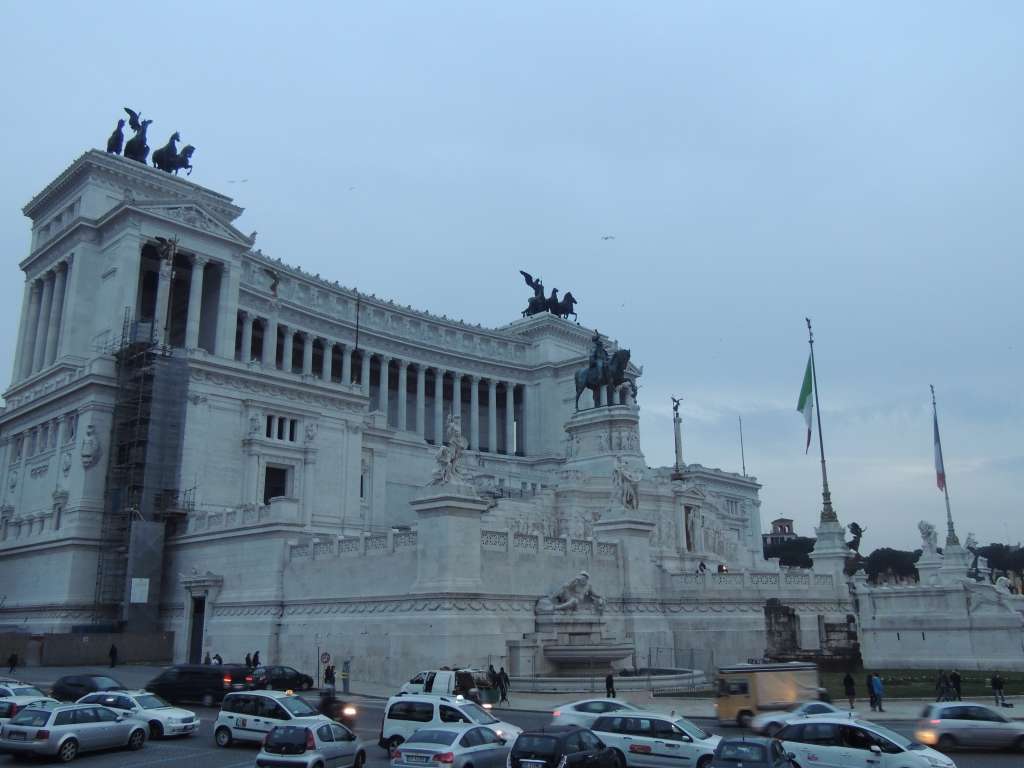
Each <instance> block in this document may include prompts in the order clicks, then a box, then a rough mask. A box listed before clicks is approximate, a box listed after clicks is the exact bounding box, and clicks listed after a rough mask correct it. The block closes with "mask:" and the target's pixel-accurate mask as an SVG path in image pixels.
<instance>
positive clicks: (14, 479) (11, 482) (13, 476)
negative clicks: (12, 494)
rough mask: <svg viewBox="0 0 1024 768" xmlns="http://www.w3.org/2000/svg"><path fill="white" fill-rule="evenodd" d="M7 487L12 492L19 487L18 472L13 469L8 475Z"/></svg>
mask: <svg viewBox="0 0 1024 768" xmlns="http://www.w3.org/2000/svg"><path fill="white" fill-rule="evenodd" d="M7 487H8V488H9V489H10V490H12V491H13V490H14V489H15V488H17V487H18V470H16V469H12V470H11V471H10V472H8V473H7Z"/></svg>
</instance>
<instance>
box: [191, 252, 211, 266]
mask: <svg viewBox="0 0 1024 768" xmlns="http://www.w3.org/2000/svg"><path fill="white" fill-rule="evenodd" d="M189 259H190V261H191V262H192V266H193V267H205V266H206V265H207V264H209V263H210V258H209V256H200V255H199V254H198V253H193V254H192V255H191V256H190V257H189Z"/></svg>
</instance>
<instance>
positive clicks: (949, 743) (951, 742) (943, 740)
mask: <svg viewBox="0 0 1024 768" xmlns="http://www.w3.org/2000/svg"><path fill="white" fill-rule="evenodd" d="M935 746H936V747H937V748H938V749H939V750H940V751H941V752H949V750H951V749H955V748H956V739H954V738H953V737H952V736H950V735H949V734H948V733H944V734H942V735H941V736H939V741H938V743H937V744H936V745H935Z"/></svg>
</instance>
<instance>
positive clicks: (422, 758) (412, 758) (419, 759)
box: [405, 755, 427, 763]
mask: <svg viewBox="0 0 1024 768" xmlns="http://www.w3.org/2000/svg"><path fill="white" fill-rule="evenodd" d="M405 760H406V762H409V763H425V762H427V756H426V755H406V758H405Z"/></svg>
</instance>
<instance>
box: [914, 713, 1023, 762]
mask: <svg viewBox="0 0 1024 768" xmlns="http://www.w3.org/2000/svg"><path fill="white" fill-rule="evenodd" d="M914 738H915V739H917V740H918V741H920V742H921V743H922V744H927V745H928V746H931V747H936V748H938V749H941V750H942V751H943V752H948V751H949V750H951V749H955V748H956V747H968V748H975V747H981V748H987V749H1004V748H1006V747H1012V748H1015V749H1017V750H1018V751H1021V752H1024V723H1022V722H1019V721H1017V720H1011V719H1010V718H1008V717H1005V716H1004V715H1003V714H1002V713H1000V712H997V711H995V710H994V709H992V708H991V707H986V706H985V705H984V704H975V703H973V702H970V701H945V702H941V703H938V704H929V705H928V706H927V707H925V710H924V712H923V713H922V719H921V720H920V721H919V722H918V724H917V729H916V730H915V731H914Z"/></svg>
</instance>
